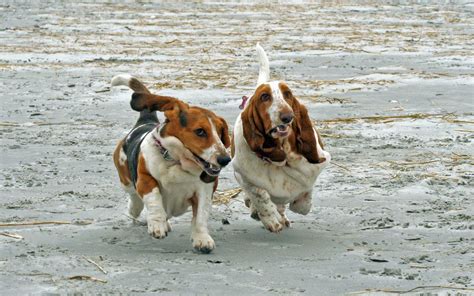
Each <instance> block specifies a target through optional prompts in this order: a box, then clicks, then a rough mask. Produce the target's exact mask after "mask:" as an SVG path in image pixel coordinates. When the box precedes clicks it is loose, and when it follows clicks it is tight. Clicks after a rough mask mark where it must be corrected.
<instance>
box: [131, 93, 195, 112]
mask: <svg viewBox="0 0 474 296" xmlns="http://www.w3.org/2000/svg"><path fill="white" fill-rule="evenodd" d="M130 106H131V107H132V109H133V110H135V111H142V110H144V109H148V110H149V111H169V110H174V109H179V110H186V109H187V108H188V104H186V103H184V102H183V101H181V100H179V99H177V98H173V97H168V96H160V95H154V94H150V93H139V92H135V93H133V95H132V100H131V101H130Z"/></svg>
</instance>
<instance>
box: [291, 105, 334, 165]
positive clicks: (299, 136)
mask: <svg viewBox="0 0 474 296" xmlns="http://www.w3.org/2000/svg"><path fill="white" fill-rule="evenodd" d="M291 107H292V109H293V113H294V114H295V118H294V120H293V124H292V129H293V133H294V145H295V146H296V151H297V152H298V153H300V154H301V155H303V156H304V157H305V158H306V159H307V160H308V161H309V162H310V163H322V162H325V161H326V158H325V157H320V156H319V155H318V150H317V146H316V137H315V130H314V129H313V123H312V122H311V119H310V118H309V115H308V109H306V107H305V106H304V105H302V104H300V103H299V102H298V100H297V99H296V98H293V100H292V106H291ZM318 140H319V143H320V145H321V148H322V147H323V144H322V142H321V138H320V137H319V134H318Z"/></svg>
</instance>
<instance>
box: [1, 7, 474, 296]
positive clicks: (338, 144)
mask: <svg viewBox="0 0 474 296" xmlns="http://www.w3.org/2000/svg"><path fill="white" fill-rule="evenodd" d="M10 2H11V3H10ZM29 2H31V1H24V3H25V4H15V3H14V2H13V1H7V4H5V3H3V4H1V5H0V89H1V90H2V91H1V93H0V100H1V112H0V116H1V122H0V133H1V139H2V140H1V164H0V169H1V175H0V186H1V188H0V194H1V199H0V204H1V206H0V222H1V223H14V222H17V223H18V222H23V221H68V222H71V223H72V224H64V225H36V226H3V225H2V226H1V227H0V232H1V233H2V234H5V233H8V234H16V235H19V236H21V237H22V238H23V239H19V238H14V237H8V236H3V235H2V236H0V287H1V289H0V294H2V295H20V294H42V293H47V294H49V293H52V294H55V293H62V294H63V293H66V292H67V293H74V292H78V293H86V294H91V293H112V294H114V293H125V294H128V293H146V294H150V293H153V292H163V293H165V292H167V293H170V294H171V293H173V294H174V293H179V294H226V295H242V294H244V293H245V294H281V295H291V294H306V295H341V294H349V293H352V292H357V291H364V290H366V289H372V291H375V290H392V291H393V290H398V291H407V290H410V289H414V288H416V287H419V286H442V287H434V288H418V289H415V290H413V291H412V292H411V293H408V294H412V295H418V294H419V293H421V291H425V292H432V293H436V292H440V291H445V292H446V291H453V292H456V291H457V292H458V293H460V294H458V295H468V294H469V293H471V295H472V293H474V290H472V287H473V285H474V276H473V270H474V259H473V258H474V256H473V253H474V248H473V240H474V235H473V234H474V210H473V209H474V204H473V193H474V187H473V183H474V172H473V168H474V157H473V151H474V150H473V139H474V127H473V124H474V113H473V110H474V108H473V107H474V103H473V101H474V99H473V98H474V96H473V88H474V79H473V77H474V59H473V56H472V53H473V39H474V38H473V35H474V34H473V33H474V23H473V19H474V18H473V7H474V6H473V5H472V3H471V4H462V2H463V1H460V4H456V5H454V4H453V5H436V3H437V2H438V1H431V3H434V4H423V5H410V6H390V5H382V4H377V5H375V4H373V5H364V6H361V5H340V4H339V5H316V4H312V5H287V6H278V5H254V4H232V5H231V4H228V5H214V4H193V5H190V4H187V5H185V4H176V5H172V4H126V5H125V4H123V5H122V4H66V3H63V2H61V3H57V4H51V3H49V4H42V6H39V5H38V6H35V5H32V4H26V3H29ZM423 2H424V3H425V2H430V1H423ZM439 2H445V1H439ZM465 2H466V3H467V1H465ZM257 41H259V42H260V43H261V44H262V45H263V46H264V47H265V48H266V50H267V52H268V54H269V56H270V60H271V67H272V72H273V75H274V77H276V78H281V79H284V80H286V81H287V82H288V83H289V84H290V86H291V87H292V89H293V91H294V93H295V94H296V95H297V96H298V97H299V98H301V100H302V101H304V102H305V104H306V105H307V106H308V108H309V109H310V111H311V116H312V117H313V118H314V119H315V123H316V126H317V127H318V128H319V129H320V131H321V133H322V134H323V138H324V140H325V143H326V147H327V149H328V150H329V151H330V152H331V154H332V155H333V160H334V163H333V165H331V166H330V167H329V168H328V169H327V170H326V171H324V172H323V173H322V175H321V177H320V178H319V180H318V182H317V184H316V185H315V191H314V196H313V199H314V202H313V203H314V208H313V211H312V212H311V213H310V214H309V215H308V216H299V215H293V214H290V219H291V220H292V223H293V224H292V228H291V229H287V230H285V231H283V232H282V233H280V234H276V235H275V234H271V233H268V232H266V231H265V230H264V229H263V228H262V226H261V225H260V224H259V223H257V222H255V221H253V220H252V219H251V218H250V217H249V215H248V214H249V213H248V210H247V209H246V208H245V206H244V205H243V203H242V200H243V196H242V195H239V196H237V197H236V198H234V199H232V200H230V201H229V200H227V203H224V204H223V203H222V201H226V200H225V199H223V198H220V199H218V200H217V201H216V204H215V205H214V208H213V213H212V217H211V219H210V226H211V231H212V235H213V237H214V239H215V240H216V242H217V249H216V250H215V252H213V253H212V254H211V255H200V254H195V253H193V252H192V250H191V244H190V241H189V236H190V227H189V224H190V215H189V213H188V214H186V215H184V216H182V217H179V218H176V219H173V220H172V225H173V227H174V228H173V232H172V233H171V234H170V235H169V236H168V237H167V238H166V239H164V240H155V239H152V238H151V237H149V236H148V234H147V230H146V226H144V225H140V224H139V223H133V222H132V221H131V220H130V219H129V218H127V217H126V216H125V215H124V213H125V211H126V203H127V196H126V195H125V193H124V192H122V190H121V188H120V186H119V182H118V178H117V175H116V172H115V170H114V168H113V164H112V159H111V154H112V151H113V149H114V146H115V144H116V142H117V140H118V139H120V138H121V137H123V135H124V134H125V133H126V132H127V131H128V130H129V129H130V127H131V126H132V124H133V123H134V121H135V120H136V117H137V114H136V113H135V112H134V111H132V110H131V109H130V108H129V105H128V102H129V99H130V94H131V92H130V91H129V90H126V89H120V88H118V89H115V88H114V89H109V85H108V83H109V81H110V78H111V77H112V76H114V75H116V74H119V73H132V74H134V75H136V76H137V77H140V78H141V79H142V80H143V81H145V82H146V83H147V85H149V86H151V87H152V88H153V89H154V90H155V91H157V92H160V93H163V94H170V95H175V96H178V97H180V98H182V99H185V100H187V101H188V102H190V103H193V104H199V105H201V106H204V107H207V108H212V109H213V110H215V111H216V112H217V113H218V114H220V115H222V116H224V117H225V118H226V119H227V120H228V121H229V123H230V124H231V125H232V124H233V122H234V120H235V118H236V116H237V114H238V113H239V109H238V108H237V106H238V105H239V104H240V97H241V96H242V95H244V94H247V93H248V92H249V91H251V89H252V88H253V87H254V84H255V81H256V77H257V64H256V61H255V54H254V46H255V44H256V42H257ZM340 118H353V119H347V120H340ZM237 186H238V185H237V183H236V181H235V180H234V178H233V174H232V170H231V168H227V169H226V170H225V171H224V172H223V173H222V178H221V182H220V188H219V190H221V191H224V190H228V189H232V188H236V187H237ZM223 219H227V220H228V221H229V222H230V224H223V223H222V220H223ZM142 220H143V218H142ZM84 257H85V258H88V259H91V260H93V261H94V262H96V263H98V264H99V265H100V266H101V267H103V269H104V270H105V271H106V272H107V273H106V274H105V273H102V272H101V271H100V270H99V269H98V268H97V267H95V266H94V265H93V264H91V263H90V262H88V261H87V260H86V259H85V258H84ZM77 275H87V276H92V277H94V278H97V279H99V280H101V281H93V280H87V279H83V280H77V279H76V280H74V279H70V277H73V276H77ZM446 287H456V288H458V290H454V288H446ZM461 289H462V290H461ZM468 289H471V290H468ZM366 293H370V292H366ZM355 294H359V293H355ZM372 294H377V295H380V294H382V293H381V292H380V293H375V292H373V293H372Z"/></svg>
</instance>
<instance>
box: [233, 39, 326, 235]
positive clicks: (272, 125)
mask: <svg viewBox="0 0 474 296" xmlns="http://www.w3.org/2000/svg"><path fill="white" fill-rule="evenodd" d="M257 54H258V58H259V64H260V71H259V76H258V83H257V88H256V90H255V92H254V93H253V95H252V96H251V97H250V99H249V100H248V102H247V103H246V105H245V107H244V110H243V111H242V113H241V114H240V115H239V116H238V118H237V120H236V122H235V125H234V134H233V137H232V156H233V159H232V165H233V167H234V170H235V176H236V179H237V181H238V182H239V183H240V185H241V186H242V188H243V190H244V191H245V193H246V200H245V203H246V205H247V206H249V207H250V210H251V216H252V218H254V219H256V220H261V221H262V223H263V225H264V226H265V228H267V229H268V230H270V231H271V232H279V231H280V230H282V228H283V226H289V225H290V221H289V220H288V218H287V217H286V215H285V210H286V205H287V204H289V205H290V206H289V207H290V210H291V211H293V212H295V213H299V214H303V215H306V214H308V213H309V211H310V210H311V206H312V191H313V186H314V183H315V182H316V179H317V177H318V176H319V174H320V173H321V171H322V170H323V168H324V167H326V166H327V164H328V163H329V162H330V160H331V155H330V154H329V153H328V152H326V151H324V150H323V144H322V142H321V138H320V137H319V134H318V132H317V131H316V130H315V129H314V128H313V125H312V122H311V120H310V118H309V116H308V110H307V109H306V107H305V106H303V105H302V104H301V103H300V102H298V100H297V99H296V98H295V96H294V95H293V93H292V92H291V90H290V88H289V87H288V85H287V84H286V83H284V82H282V81H271V82H270V81H269V80H270V67H269V62H268V58H267V55H266V54H265V51H264V50H263V48H262V47H261V46H260V45H259V44H257Z"/></svg>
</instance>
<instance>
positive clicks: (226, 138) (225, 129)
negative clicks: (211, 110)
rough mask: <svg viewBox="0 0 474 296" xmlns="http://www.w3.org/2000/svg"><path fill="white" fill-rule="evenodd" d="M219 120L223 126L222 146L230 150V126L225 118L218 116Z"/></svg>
mask: <svg viewBox="0 0 474 296" xmlns="http://www.w3.org/2000/svg"><path fill="white" fill-rule="evenodd" d="M217 118H218V119H219V121H220V122H221V124H222V128H221V134H220V138H221V141H222V144H224V147H225V148H229V146H230V137H229V126H228V125H227V122H226V121H225V119H224V118H222V117H219V116H217Z"/></svg>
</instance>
